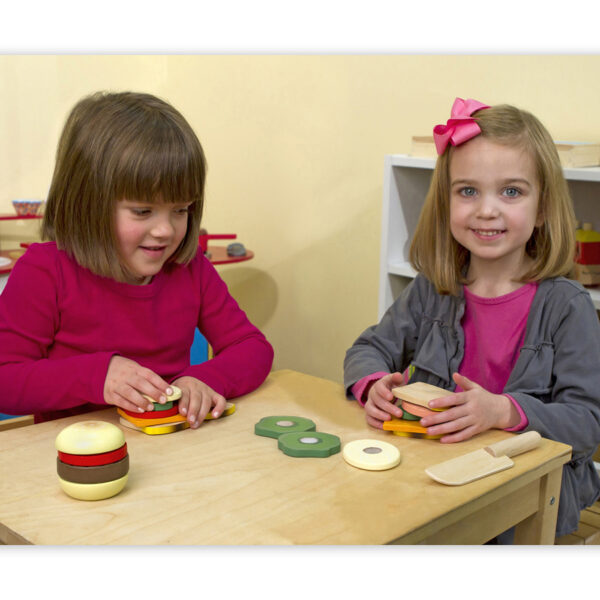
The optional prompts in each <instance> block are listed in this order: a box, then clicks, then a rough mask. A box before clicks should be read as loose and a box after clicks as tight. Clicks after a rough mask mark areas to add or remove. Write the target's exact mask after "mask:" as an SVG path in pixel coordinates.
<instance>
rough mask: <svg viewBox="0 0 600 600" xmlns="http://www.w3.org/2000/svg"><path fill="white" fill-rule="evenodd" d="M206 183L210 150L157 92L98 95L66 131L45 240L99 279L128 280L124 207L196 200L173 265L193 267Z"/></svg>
mask: <svg viewBox="0 0 600 600" xmlns="http://www.w3.org/2000/svg"><path fill="white" fill-rule="evenodd" d="M205 179H206V160H205V157H204V152H203V150H202V146H201V145H200V142H199V140H198V138H197V137H196V134H195V133H194V132H193V130H192V128H191V127H190V125H189V124H188V122H187V121H186V120H185V119H184V118H183V116H182V115H181V114H180V113H179V112H178V111H177V110H175V108H173V107H172V106H171V105H170V104H168V103H167V102H165V101H163V100H160V99H159V98H156V97H155V96H152V95H150V94H141V93H134V92H122V93H105V92H98V93H95V94H92V95H91V96H88V97H86V98H83V99H82V100H80V101H79V102H78V103H77V104H76V105H75V107H74V108H73V110H72V111H71V113H70V115H69V117H68V118H67V121H66V123H65V126H64V129H63V131H62V134H61V137H60V140H59V143H58V149H57V152H56V166H55V169H54V175H53V177H52V183H51V185H50V191H49V192H48V200H47V204H46V211H45V214H44V220H43V222H42V237H43V239H46V240H54V241H56V243H57V246H58V247H59V248H60V249H62V250H65V251H66V252H67V253H68V254H69V255H70V256H72V257H73V258H74V259H75V260H76V261H77V262H78V263H79V264H80V265H81V266H82V267H85V268H87V269H89V270H90V271H92V272H93V273H96V274H97V275H101V276H103V277H110V278H112V279H115V280H117V281H121V282H125V281H127V280H128V276H130V274H129V273H128V272H127V270H126V269H125V268H124V267H123V265H122V264H121V260H120V257H119V252H118V247H117V242H116V236H115V227H114V215H115V204H116V202H118V201H119V200H124V199H127V200H135V201H140V202H148V203H153V202H156V201H161V202H166V203H187V202H191V203H192V204H191V206H190V208H189V216H188V226H187V232H186V235H185V237H184V239H183V241H182V242H181V244H180V246H179V247H178V248H177V250H176V251H175V252H174V253H173V255H172V256H171V257H170V258H169V261H168V262H170V263H172V262H177V263H186V262H189V261H190V260H191V259H192V258H193V257H194V256H195V254H196V251H197V249H198V236H199V233H200V221H201V218H202V209H203V206H204V183H205ZM167 266H168V265H167Z"/></svg>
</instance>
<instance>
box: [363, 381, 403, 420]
mask: <svg viewBox="0 0 600 600" xmlns="http://www.w3.org/2000/svg"><path fill="white" fill-rule="evenodd" d="M403 382H404V379H403V377H402V373H398V372H396V373H391V374H390V375H385V376H384V377H382V378H381V379H378V380H377V381H376V382H375V383H373V384H372V385H371V388H370V389H369V394H368V396H367V401H366V402H365V413H366V416H367V423H368V424H369V425H371V426H372V427H377V428H378V429H383V422H384V421H389V420H390V419H391V418H392V415H393V416H394V417H397V418H401V417H402V409H401V408H400V407H399V406H396V405H395V404H394V402H395V398H394V395H393V394H392V388H395V387H397V386H399V385H402V384H403Z"/></svg>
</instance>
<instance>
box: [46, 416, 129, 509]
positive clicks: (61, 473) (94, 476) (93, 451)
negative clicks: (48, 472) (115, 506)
mask: <svg viewBox="0 0 600 600" xmlns="http://www.w3.org/2000/svg"><path fill="white" fill-rule="evenodd" d="M55 446H56V450H57V451H58V457H57V459H56V468H57V473H58V481H59V483H60V486H61V488H62V489H63V491H64V492H65V493H66V494H67V495H69V496H71V497H73V498H76V499H78V500H104V499H105V498H110V497H111V496H114V495H116V494H118V493H119V492H120V491H121V490H122V489H123V488H124V487H125V484H126V483H127V479H128V477H129V454H128V452H127V444H126V443H125V436H124V435H123V432H122V431H121V430H120V429H119V428H118V427H116V426H115V425H113V424H112V423H107V422H105V421H81V422H79V423H74V424H73V425H69V426H68V427H65V428H64V429H63V430H62V431H61V432H60V433H59V434H58V436H57V437H56V441H55Z"/></svg>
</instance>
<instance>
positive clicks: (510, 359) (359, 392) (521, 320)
mask: <svg viewBox="0 0 600 600" xmlns="http://www.w3.org/2000/svg"><path fill="white" fill-rule="evenodd" d="M536 290H537V283H528V284H525V285H523V286H521V287H520V288H518V289H517V290H515V291H514V292H511V293H509V294H505V295H503V296H498V297H496V298H483V297H481V296H477V295H475V294H473V293H472V292H470V291H469V290H468V289H467V288H466V287H465V288H464V293H465V313H464V315H463V318H462V321H461V324H462V327H463V331H464V335H465V354H464V356H463V360H462V362H461V365H460V368H459V372H460V374H461V375H464V376H465V377H467V378H468V379H470V380H471V381H474V382H475V383H478V384H479V385H481V386H482V387H484V388H485V389H486V390H487V391H488V392H491V393H492V394H500V393H502V390H503V389H504V386H505V385H506V382H507V381H508V378H509V376H510V373H511V371H512V369H513V367H514V366H515V363H516V362H517V358H518V357H519V350H520V348H521V347H522V346H523V340H524V338H525V328H526V326H527V317H528V316H529V309H530V307H531V302H532V301H533V297H534V296H535V292H536ZM384 375H386V373H382V372H380V373H373V374H371V375H368V376H366V377H363V378H362V379H360V380H359V381H357V382H356V383H355V384H354V386H352V394H353V395H354V397H355V398H356V399H357V400H358V401H359V402H360V403H361V404H363V405H364V403H365V402H366V400H367V398H366V397H365V391H366V390H367V386H368V384H369V383H370V382H371V381H374V380H377V379H380V378H381V377H383V376H384ZM405 379H406V373H405ZM455 391H456V392H460V391H462V388H461V387H460V386H456V390H455ZM505 395H506V397H507V398H510V400H511V401H512V403H513V404H514V406H515V408H516V409H517V411H518V412H519V415H520V417H521V421H520V423H519V424H518V425H516V426H515V427H511V428H508V429H507V430H506V431H520V430H521V429H524V428H525V427H526V426H527V423H528V420H527V417H526V415H525V413H524V412H523V409H522V408H521V407H520V406H519V404H518V403H517V402H516V400H515V399H514V398H513V397H512V396H510V395H509V394H505Z"/></svg>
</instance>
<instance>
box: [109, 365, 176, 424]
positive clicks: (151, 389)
mask: <svg viewBox="0 0 600 600" xmlns="http://www.w3.org/2000/svg"><path fill="white" fill-rule="evenodd" d="M171 393H172V391H171V387H170V386H169V384H168V383H167V382H166V381H165V380H164V379H162V377H160V376H158V375H157V374H156V373H154V371H151V370H150V369H146V367H142V366H141V365H139V364H138V363H136V362H135V361H134V360H130V359H129V358H125V357H123V356H113V357H112V358H111V359H110V362H109V363H108V370H107V372H106V379H105V380H104V401H105V402H106V403H107V404H113V405H115V406H119V407H120V408H123V409H125V410H131V411H135V412H144V411H147V410H152V409H153V405H152V402H150V401H149V400H148V399H147V398H144V397H143V396H142V394H146V395H148V396H150V397H151V398H154V399H156V400H158V401H159V402H162V403H164V402H166V400H167V398H166V396H167V395H169V394H171Z"/></svg>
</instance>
